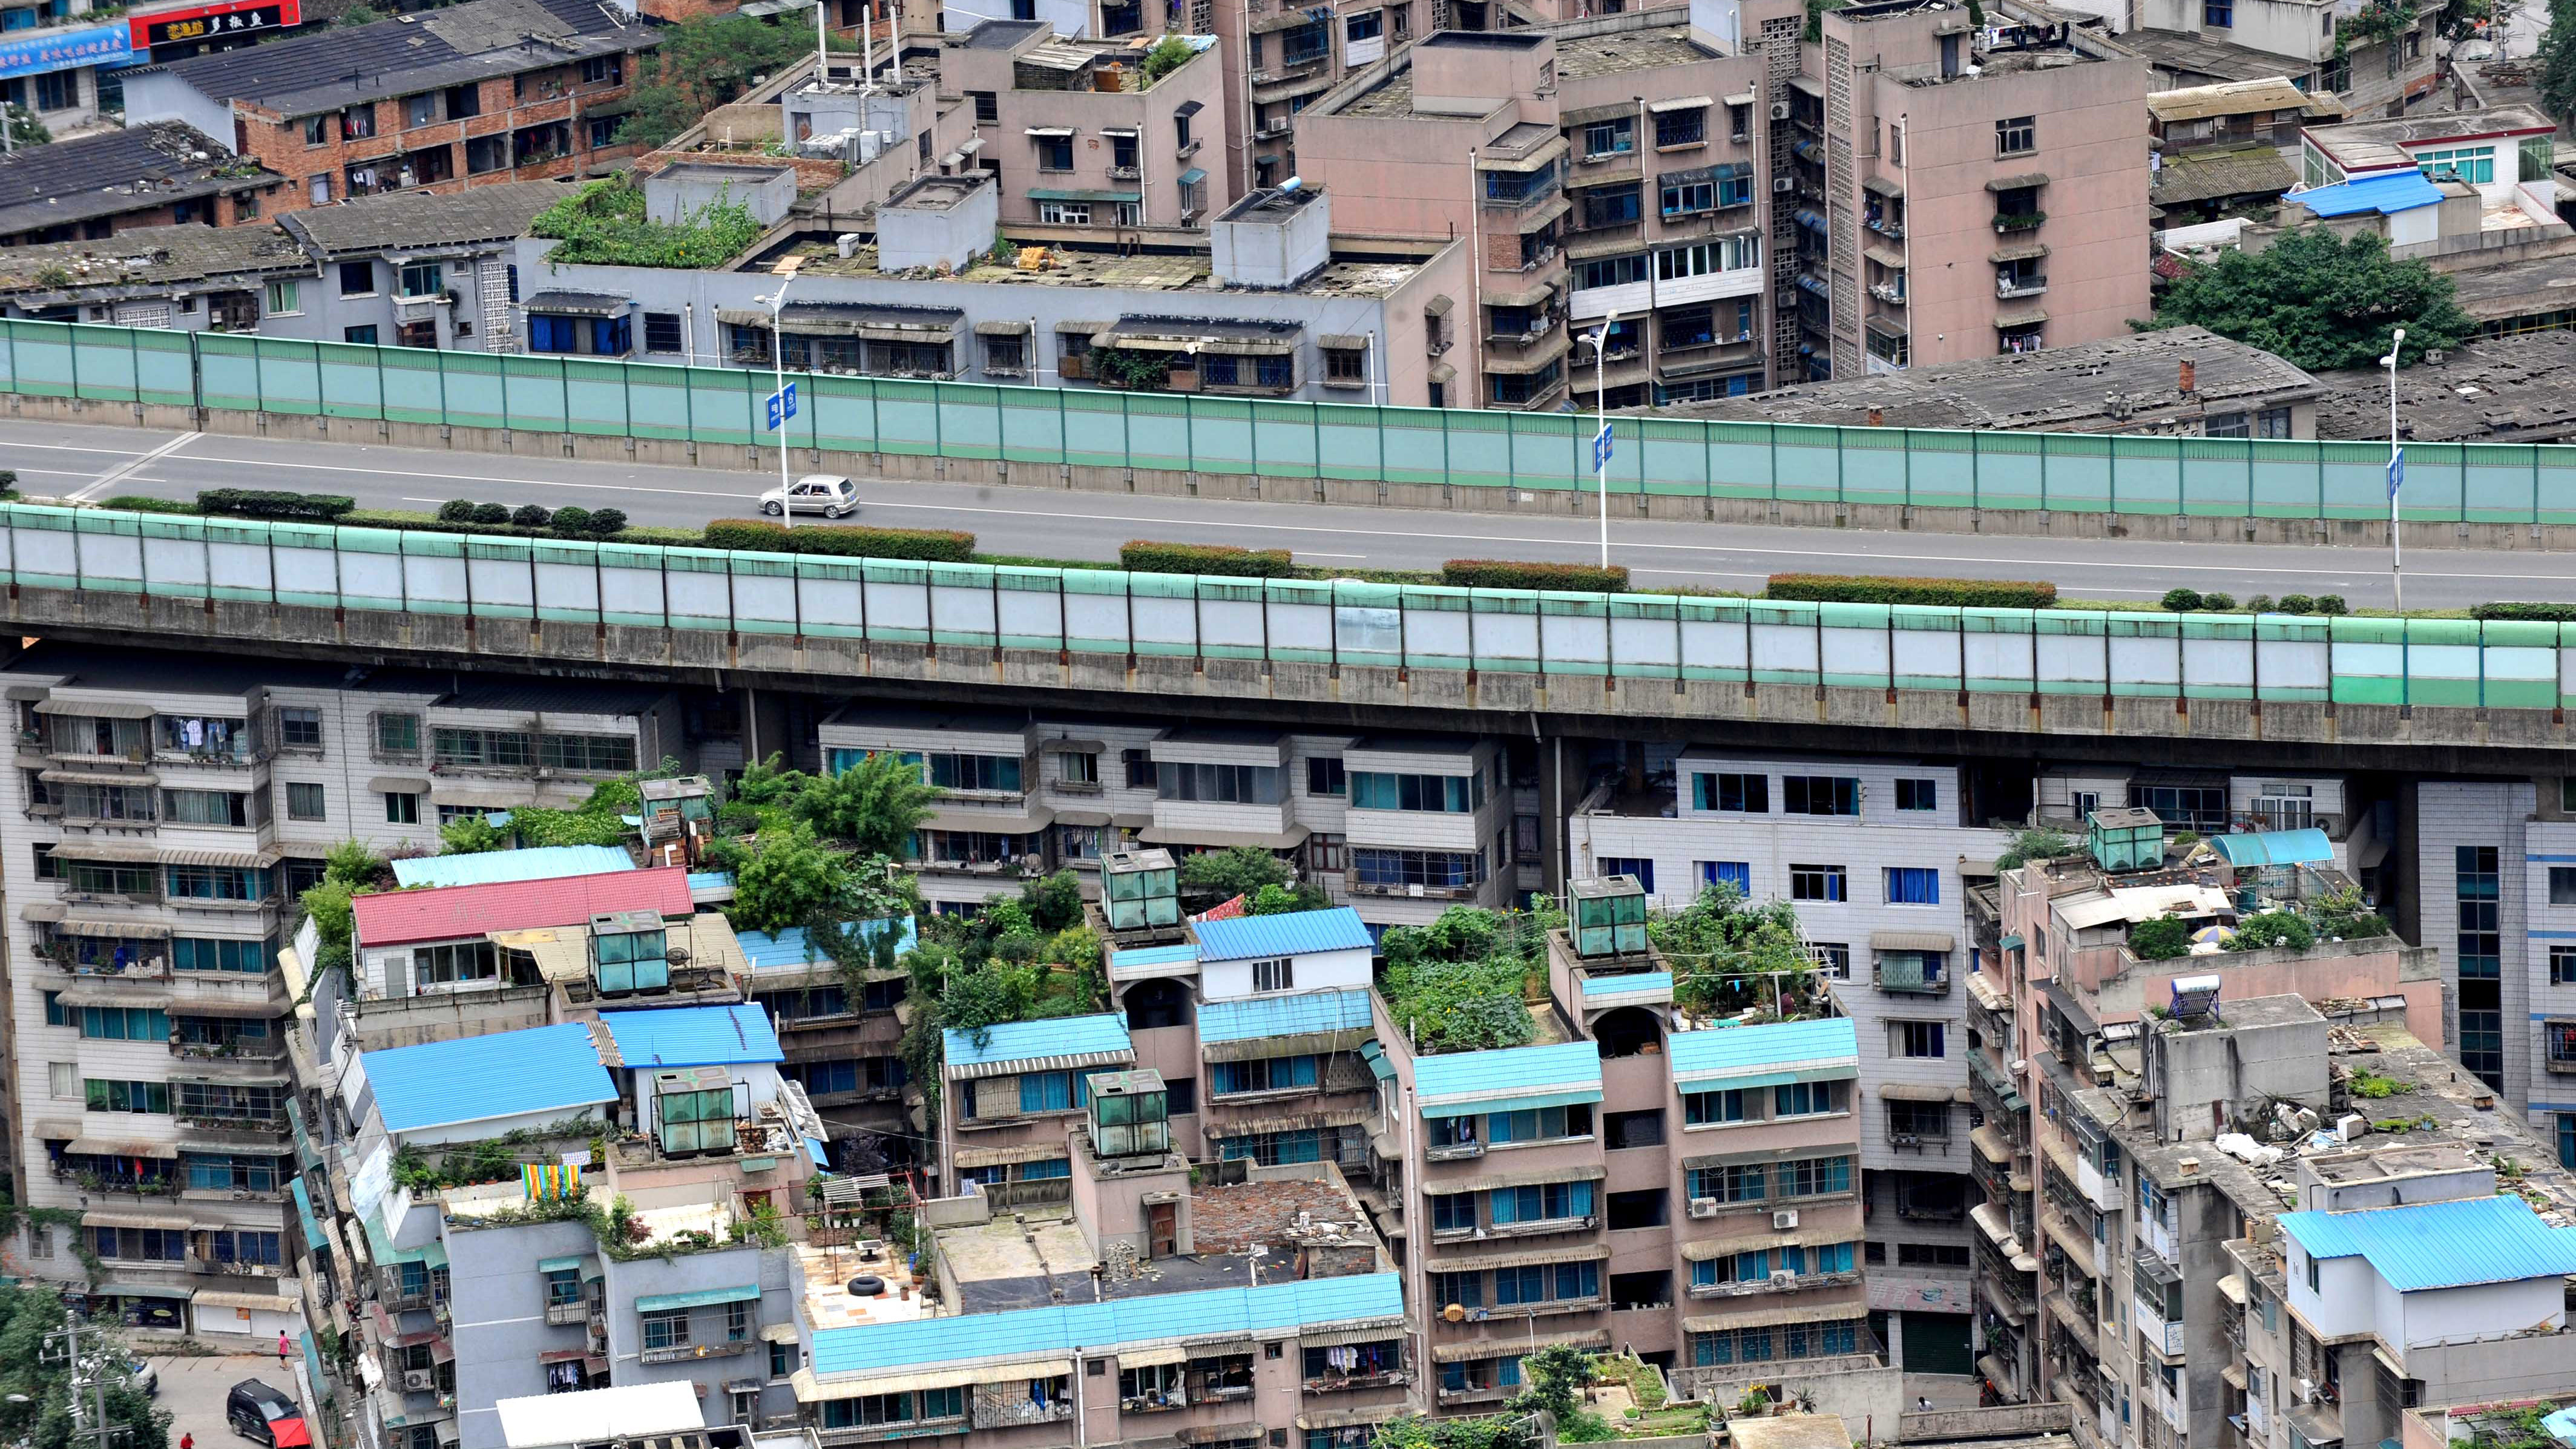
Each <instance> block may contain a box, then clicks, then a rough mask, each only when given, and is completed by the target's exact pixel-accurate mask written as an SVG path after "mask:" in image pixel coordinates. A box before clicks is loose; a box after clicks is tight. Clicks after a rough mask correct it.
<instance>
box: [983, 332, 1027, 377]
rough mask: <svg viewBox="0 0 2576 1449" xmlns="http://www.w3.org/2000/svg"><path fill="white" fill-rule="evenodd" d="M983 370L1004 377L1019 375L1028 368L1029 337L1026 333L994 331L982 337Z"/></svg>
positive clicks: (1023, 373) (1024, 372)
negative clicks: (992, 333)
mask: <svg viewBox="0 0 2576 1449" xmlns="http://www.w3.org/2000/svg"><path fill="white" fill-rule="evenodd" d="M984 370H985V371H986V372H989V373H995V374H998V375H1000V376H1004V377H1020V376H1023V375H1025V374H1026V373H1027V372H1028V370H1029V339H1028V335H1027V334H1026V333H1021V332H1008V333H996V334H994V335H992V336H989V337H986V338H985V339H984Z"/></svg>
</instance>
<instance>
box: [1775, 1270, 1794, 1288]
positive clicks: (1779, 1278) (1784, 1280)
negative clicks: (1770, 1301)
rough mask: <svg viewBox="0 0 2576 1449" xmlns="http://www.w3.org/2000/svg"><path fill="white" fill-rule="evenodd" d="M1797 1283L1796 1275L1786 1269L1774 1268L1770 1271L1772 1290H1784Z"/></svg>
mask: <svg viewBox="0 0 2576 1449" xmlns="http://www.w3.org/2000/svg"><path fill="white" fill-rule="evenodd" d="M1797 1281H1798V1275H1797V1274H1795V1273H1792V1272H1790V1271H1789V1270H1788V1269H1786V1268H1774V1269H1772V1270H1771V1286H1772V1287H1774V1288H1786V1287H1788V1286H1789V1285H1790V1284H1792V1283H1795V1282H1797Z"/></svg>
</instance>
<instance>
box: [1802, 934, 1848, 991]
mask: <svg viewBox="0 0 2576 1449" xmlns="http://www.w3.org/2000/svg"><path fill="white" fill-rule="evenodd" d="M1807 954H1808V955H1810V956H1813V957H1815V958H1816V969H1817V970H1819V971H1822V972H1824V973H1825V974H1826V975H1827V976H1830V977H1832V978H1834V979H1835V980H1837V981H1849V980H1850V979H1851V947H1850V946H1849V945H1848V944H1846V943H1844V942H1841V941H1810V942H1808V943H1807Z"/></svg>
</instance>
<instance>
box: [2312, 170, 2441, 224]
mask: <svg viewBox="0 0 2576 1449" xmlns="http://www.w3.org/2000/svg"><path fill="white" fill-rule="evenodd" d="M2281 199H2282V200H2283V201H2295V202H2297V203H2298V204H2299V205H2301V206H2304V207H2306V208H2307V209H2308V210H2310V211H2313V212H2315V213H2316V214H2317V215H2319V216H2352V215H2356V214H2358V213H2360V212H2365V211H2375V212H2378V213H2379V214H2380V215H2382V216H2386V215H2388V214H2390V213H2391V212H2399V211H2413V210H2414V209H2415V208H2417V207H2419V206H2432V205H2434V204H2436V203H2438V202H2439V201H2441V199H2442V188H2440V187H2438V186H2435V185H2434V184H2433V183H2432V182H2430V181H2427V180H2425V179H2424V173H2423V172H2421V171H2387V172H2378V173H2374V174H2372V175H2369V176H2356V177H2354V178H2353V179H2352V180H2350V181H2342V182H2337V183H2336V184H2334V185H2332V186H2320V187H2317V188H2316V189H2315V190H2313V191H2293V192H2291V193H2289V194H2288V195H2286V196H2284V197H2282V198H2281Z"/></svg>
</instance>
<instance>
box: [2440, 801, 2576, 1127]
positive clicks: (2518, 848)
mask: <svg viewBox="0 0 2576 1449" xmlns="http://www.w3.org/2000/svg"><path fill="white" fill-rule="evenodd" d="M2414 803H2415V860H2414V867H2415V899H2414V901H2413V904H2414V907H2415V909H2414V912H2413V920H2412V924H2413V927H2414V930H2415V933H2416V935H2415V939H2417V940H2419V941H2421V942H2423V943H2424V945H2425V946H2426V948H2428V949H2430V950H2435V951H2438V952H2440V953H2441V958H2442V969H2443V976H2444V978H2445V979H2446V980H2447V981H2449V982H2450V983H2452V984H2453V987H2454V990H2455V992H2456V997H2457V1010H2458V1016H2457V1020H2456V1023H2455V1036H2454V1038H2453V1039H2454V1040H2455V1042H2456V1043H2457V1048H2456V1054H2457V1055H2458V1057H2459V1059H2460V1064H2461V1065H2462V1066H2465V1067H2466V1068H2468V1069H2469V1070H2470V1071H2471V1072H2474V1073H2476V1074H2477V1076H2478V1077H2479V1079H2480V1080H2482V1081H2484V1082H2485V1083H2486V1084H2487V1085H2488V1086H2490V1087H2492V1088H2494V1089H2495V1090H2496V1091H2497V1092H2498V1093H2500V1094H2502V1096H2503V1097H2504V1099H2505V1101H2507V1102H2508V1103H2510V1104H2512V1105H2513V1106H2515V1107H2517V1108H2520V1109H2522V1110H2524V1111H2525V1112H2527V1113H2528V1114H2529V1117H2530V1121H2531V1124H2532V1126H2533V1127H2534V1128H2535V1129H2537V1130H2538V1131H2540V1132H2541V1133H2542V1134H2543V1135H2544V1136H2548V1137H2550V1138H2551V1139H2552V1140H2554V1141H2556V1142H2558V1143H2559V1144H2560V1145H2561V1148H2562V1150H2564V1151H2566V1152H2569V1153H2576V949H2571V946H2570V944H2569V943H2576V870H2571V869H2570V868H2569V865H2568V864H2564V863H2561V862H2562V861H2567V862H2576V792H2571V791H2570V790H2569V789H2568V787H2567V785H2566V782H2565V781H2563V780H2539V781H2530V780H2524V781H2484V780H2478V781H2470V780H2459V781H2451V780H2428V781H2424V782H2422V783H2420V784H2418V785H2416V786H2415V802H2414Z"/></svg>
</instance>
